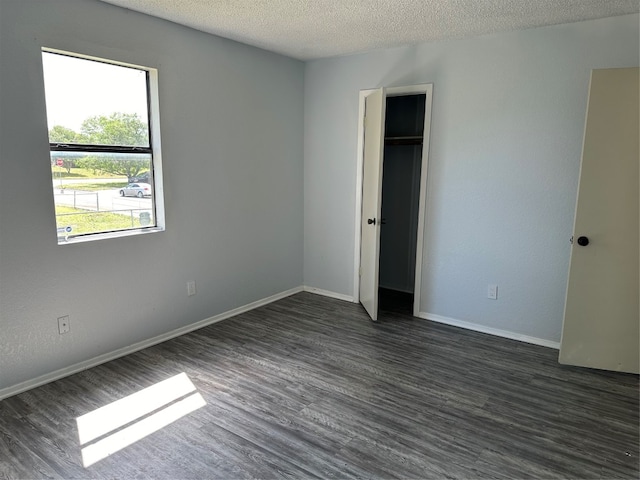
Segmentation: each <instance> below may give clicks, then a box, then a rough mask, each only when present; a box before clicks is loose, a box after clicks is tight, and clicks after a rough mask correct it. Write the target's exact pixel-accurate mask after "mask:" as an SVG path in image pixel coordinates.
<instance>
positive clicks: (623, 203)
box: [559, 68, 640, 373]
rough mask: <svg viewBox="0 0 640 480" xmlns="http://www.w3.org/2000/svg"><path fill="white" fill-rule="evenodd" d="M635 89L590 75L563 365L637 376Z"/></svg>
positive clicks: (623, 71) (618, 74)
mask: <svg viewBox="0 0 640 480" xmlns="http://www.w3.org/2000/svg"><path fill="white" fill-rule="evenodd" d="M639 89H640V83H639V77H638V69H637V68H620V69H606V70H594V71H593V72H592V74H591V88H590V93H589V106H588V110H587V122H586V128H585V137H584V146H583V153H582V169H581V173H580V186H579V194H578V204H577V209H576V219H575V227H574V243H573V247H572V253H571V267H570V274H569V285H568V289H567V301H566V307H565V316H564V326H563V331H562V341H561V345H560V358H559V361H560V363H565V364H571V365H580V366H585V367H592V368H599V369H604V370H617V371H623V372H632V373H638V363H639V361H640V357H639V342H640V340H639V338H640V329H639V323H640V319H639V317H640V312H639V299H638V297H639V290H640V285H639V281H638V271H639V253H638V249H639V244H640V238H639V237H640V235H639V225H638V224H639V196H638V184H639V158H640V150H639V147H638V144H639V141H638V137H639V131H640V123H639V120H638V116H639V113H638V108H639V105H640V98H639V93H638V91H639Z"/></svg>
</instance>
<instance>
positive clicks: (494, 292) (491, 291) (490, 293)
mask: <svg viewBox="0 0 640 480" xmlns="http://www.w3.org/2000/svg"><path fill="white" fill-rule="evenodd" d="M487 298H490V299H491V300H497V299H498V285H493V284H491V283H490V284H489V285H488V286H487Z"/></svg>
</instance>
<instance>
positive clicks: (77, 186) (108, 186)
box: [55, 181, 128, 191]
mask: <svg viewBox="0 0 640 480" xmlns="http://www.w3.org/2000/svg"><path fill="white" fill-rule="evenodd" d="M127 185H128V183H127V182H126V181H125V182H106V183H69V184H66V185H64V189H65V190H84V191H95V190H112V189H114V188H122V187H126V186H127ZM55 188H60V187H59V186H57V185H56V187H55Z"/></svg>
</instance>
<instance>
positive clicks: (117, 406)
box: [76, 373, 206, 467]
mask: <svg viewBox="0 0 640 480" xmlns="http://www.w3.org/2000/svg"><path fill="white" fill-rule="evenodd" d="M204 405H206V402H205V400H204V398H202V395H200V394H199V393H198V392H197V391H196V387H195V385H193V383H192V382H191V380H190V379H189V377H188V376H187V374H186V373H180V374H178V375H176V376H174V377H171V378H169V379H167V380H163V381H162V382H159V383H156V384H155V385H152V386H150V387H148V388H145V389H144V390H141V391H139V392H136V393H134V394H132V395H129V396H128V397H125V398H122V399H120V400H117V401H115V402H113V403H110V404H108V405H105V406H104V407H100V408H98V409H96V410H94V411H92V412H89V413H87V414H85V415H82V416H80V417H78V418H77V419H76V422H77V425H78V437H79V440H80V445H81V446H83V447H82V462H83V464H84V466H85V467H89V466H90V465H93V464H94V463H96V462H98V461H100V460H102V459H104V458H106V457H108V456H109V455H111V454H113V453H115V452H117V451H119V450H122V449H123V448H125V447H127V446H129V445H131V444H133V443H135V442H137V441H138V440H141V439H142V438H144V437H146V436H147V435H150V434H151V433H153V432H157V431H158V430H160V429H162V428H164V427H166V426H167V425H169V424H171V423H173V422H175V421H176V420H178V419H180V418H182V417H184V416H185V415H188V414H189V413H191V412H194V411H195V410H197V409H199V408H201V407H203V406H204Z"/></svg>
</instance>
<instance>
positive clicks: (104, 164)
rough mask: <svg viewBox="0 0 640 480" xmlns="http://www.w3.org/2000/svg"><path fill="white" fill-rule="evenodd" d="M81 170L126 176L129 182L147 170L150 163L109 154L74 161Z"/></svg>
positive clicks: (145, 160) (128, 156)
mask: <svg viewBox="0 0 640 480" xmlns="http://www.w3.org/2000/svg"><path fill="white" fill-rule="evenodd" d="M76 165H78V166H79V167H81V168H87V169H92V170H94V171H96V172H105V173H111V174H113V175H126V176H127V179H128V181H129V182H133V177H135V176H137V175H139V174H140V173H142V172H143V171H147V170H149V167H150V162H149V160H148V159H145V158H131V156H130V155H124V154H123V155H117V154H111V155H109V156H102V155H100V156H97V155H91V156H88V157H84V158H81V159H80V160H78V161H76Z"/></svg>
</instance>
